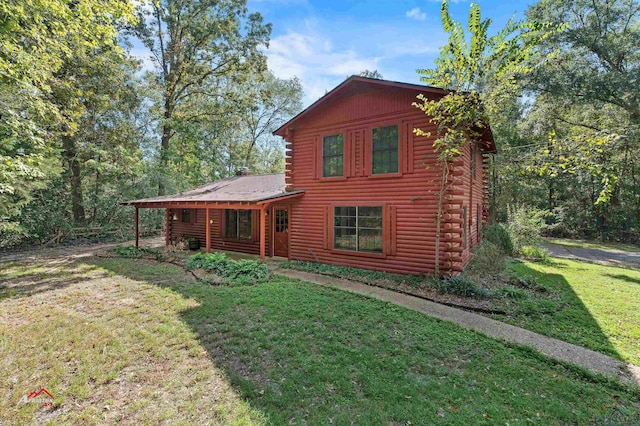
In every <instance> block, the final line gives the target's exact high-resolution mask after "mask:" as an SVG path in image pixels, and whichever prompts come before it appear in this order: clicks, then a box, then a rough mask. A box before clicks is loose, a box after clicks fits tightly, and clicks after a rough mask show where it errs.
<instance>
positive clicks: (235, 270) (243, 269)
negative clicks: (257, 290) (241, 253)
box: [228, 259, 269, 284]
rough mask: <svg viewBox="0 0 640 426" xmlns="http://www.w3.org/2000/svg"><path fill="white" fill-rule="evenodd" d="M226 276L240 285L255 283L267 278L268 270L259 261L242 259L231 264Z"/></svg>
mask: <svg viewBox="0 0 640 426" xmlns="http://www.w3.org/2000/svg"><path fill="white" fill-rule="evenodd" d="M228 276H229V278H231V279H233V280H236V281H239V282H242V283H247V284H249V283H255V282H259V281H261V280H264V279H265V278H267V277H268V276H269V269H268V268H267V265H266V264H264V263H263V262H260V261H259V260H251V259H242V260H238V261H236V262H234V263H233V264H232V267H231V269H230V271H229V274H228Z"/></svg>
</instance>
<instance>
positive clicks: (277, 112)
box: [240, 72, 302, 167]
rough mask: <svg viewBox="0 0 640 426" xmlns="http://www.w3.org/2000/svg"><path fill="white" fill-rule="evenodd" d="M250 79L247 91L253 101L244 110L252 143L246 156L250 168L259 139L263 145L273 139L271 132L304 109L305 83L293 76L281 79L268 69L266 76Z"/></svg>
mask: <svg viewBox="0 0 640 426" xmlns="http://www.w3.org/2000/svg"><path fill="white" fill-rule="evenodd" d="M255 80H256V79H251V80H249V84H248V85H247V86H248V87H247V91H248V92H249V93H252V97H251V101H252V102H251V104H250V105H248V107H247V108H245V109H243V110H242V111H241V113H240V114H241V117H242V123H243V125H244V126H245V127H246V129H247V130H246V133H247V140H248V142H249V146H248V148H247V149H246V155H245V158H244V161H245V166H246V167H249V166H250V163H251V160H252V154H253V152H254V150H255V147H256V145H257V144H258V143H259V142H262V143H263V145H264V146H263V148H266V147H267V146H268V145H269V142H273V136H272V134H271V133H272V132H273V131H275V130H276V129H277V128H278V127H280V126H281V125H282V124H284V123H285V122H286V121H287V120H289V119H290V118H291V117H293V116H294V115H295V114H297V113H298V112H300V110H301V109H302V85H301V84H300V80H298V79H297V78H295V77H294V78H292V79H290V80H282V79H279V78H277V77H275V76H274V75H273V74H272V73H271V72H268V73H267V74H266V75H265V77H264V78H260V79H258V81H255Z"/></svg>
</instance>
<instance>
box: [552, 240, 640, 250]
mask: <svg viewBox="0 0 640 426" xmlns="http://www.w3.org/2000/svg"><path fill="white" fill-rule="evenodd" d="M545 240H546V241H548V242H550V243H553V244H559V245H561V246H568V247H582V248H592V249H599V250H621V251H626V252H640V246H639V245H635V244H625V243H615V242H606V243H605V242H600V241H585V240H572V239H569V238H545Z"/></svg>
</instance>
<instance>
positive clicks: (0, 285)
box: [0, 261, 263, 425]
mask: <svg viewBox="0 0 640 426" xmlns="http://www.w3.org/2000/svg"><path fill="white" fill-rule="evenodd" d="M129 266H130V267H131V268H134V269H136V270H138V272H139V274H140V277H145V276H146V277H148V278H149V281H145V280H142V279H141V280H132V279H129V278H126V277H124V276H121V275H116V274H115V273H113V272H110V271H108V270H106V269H103V268H100V267H98V266H96V265H92V264H87V263H70V262H65V261H53V262H48V263H40V264H29V265H24V264H23V265H21V264H6V263H5V264H0V294H1V295H3V296H4V299H2V298H0V359H2V363H0V376H1V377H2V386H0V388H1V389H2V398H0V423H2V424H3V425H23V424H32V423H34V424H35V423H37V424H83V425H86V424H116V423H120V422H124V423H125V424H136V425H143V424H149V425H151V424H159V423H163V422H165V423H171V424H184V425H188V424H194V423H198V424H200V423H202V424H206V423H210V424H216V423H224V424H255V423H261V422H262V420H263V416H262V415H261V414H260V413H259V412H258V411H256V410H254V409H252V408H251V407H250V406H249V404H247V403H246V402H244V401H243V400H242V399H241V398H240V397H239V396H238V395H237V393H236V392H235V391H234V390H233V389H232V388H231V387H230V386H229V384H228V382H227V381H226V380H225V379H224V377H223V374H222V372H221V371H220V370H219V369H218V368H216V366H215V365H214V363H213V361H212V359H211V358H210V357H209V356H208V353H207V351H206V350H205V349H204V347H203V346H202V345H201V344H200V342H199V341H198V339H197V336H196V335H195V334H194V332H193V330H192V329H191V328H190V327H189V325H188V324H185V322H184V321H183V320H182V318H181V314H182V312H184V311H185V310H188V309H192V308H194V307H196V306H198V301H196V300H194V299H191V298H188V297H184V296H182V295H180V294H177V293H175V292H173V291H171V290H170V289H168V288H161V287H159V286H157V285H153V284H151V282H152V281H163V280H169V281H171V282H182V283H183V284H185V285H186V284H188V283H190V282H191V281H190V280H189V277H188V276H187V275H185V274H183V273H182V272H181V270H179V269H178V268H175V267H168V266H165V265H157V264H153V265H152V264H142V263H135V262H131V263H130V264H129ZM42 387H44V388H46V389H47V390H48V391H49V392H50V393H51V394H53V396H54V397H55V401H54V408H53V409H52V410H49V409H43V408H42V407H41V405H39V404H32V403H30V404H24V403H22V402H20V400H21V398H23V396H25V395H27V394H29V393H30V392H32V391H37V390H39V389H40V388H42Z"/></svg>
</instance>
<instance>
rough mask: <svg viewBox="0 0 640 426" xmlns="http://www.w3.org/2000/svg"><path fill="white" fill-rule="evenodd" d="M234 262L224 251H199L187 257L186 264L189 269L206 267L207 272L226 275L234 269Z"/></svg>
mask: <svg viewBox="0 0 640 426" xmlns="http://www.w3.org/2000/svg"><path fill="white" fill-rule="evenodd" d="M234 262H235V261H234V260H233V259H229V258H228V257H227V255H226V254H224V253H220V252H216V253H198V254H194V255H193V256H190V257H189V258H187V260H186V261H185V262H184V265H185V267H186V268H187V270H189V271H191V270H194V269H204V270H205V271H207V272H213V273H214V274H217V275H220V276H223V277H226V276H228V275H229V273H230V271H231V270H232V268H233V264H234Z"/></svg>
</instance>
